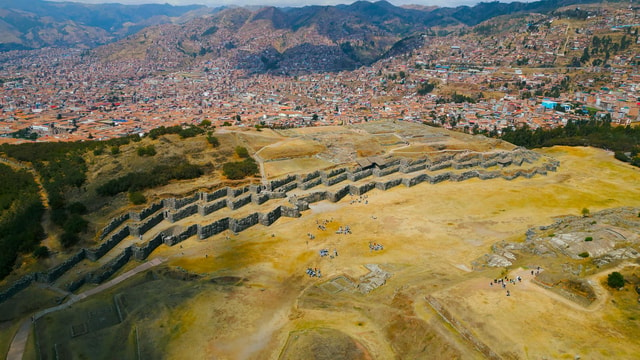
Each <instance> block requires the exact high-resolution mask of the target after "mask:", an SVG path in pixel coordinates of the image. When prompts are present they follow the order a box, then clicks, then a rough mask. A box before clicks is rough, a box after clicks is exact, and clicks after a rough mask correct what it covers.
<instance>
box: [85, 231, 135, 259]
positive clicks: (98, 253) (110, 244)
mask: <svg viewBox="0 0 640 360" xmlns="http://www.w3.org/2000/svg"><path fill="white" fill-rule="evenodd" d="M129 234H130V232H129V226H125V227H123V228H122V229H120V231H118V232H116V233H115V234H113V235H111V237H110V238H109V239H108V240H107V241H105V242H103V243H102V244H100V245H99V246H98V247H97V248H93V249H85V252H86V255H87V259H89V260H91V261H96V260H98V259H100V258H101V257H102V256H103V255H104V254H106V253H108V252H109V250H111V249H113V248H114V247H115V246H116V245H118V244H119V243H120V242H121V241H122V240H123V239H124V238H126V237H127V236H129Z"/></svg>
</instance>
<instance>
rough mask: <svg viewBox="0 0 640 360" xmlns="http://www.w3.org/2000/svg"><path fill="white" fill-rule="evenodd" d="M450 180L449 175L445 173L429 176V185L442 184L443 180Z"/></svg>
mask: <svg viewBox="0 0 640 360" xmlns="http://www.w3.org/2000/svg"><path fill="white" fill-rule="evenodd" d="M450 178H451V173H450V172H445V173H442V174H438V175H435V176H431V177H430V178H429V183H430V184H437V183H439V182H443V181H445V180H449V179H450Z"/></svg>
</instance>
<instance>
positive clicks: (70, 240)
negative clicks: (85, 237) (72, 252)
mask: <svg viewBox="0 0 640 360" xmlns="http://www.w3.org/2000/svg"><path fill="white" fill-rule="evenodd" d="M78 241H80V238H79V237H78V235H76V234H73V233H69V232H64V233H62V235H60V244H61V245H62V246H63V247H65V248H69V247H72V246H73V245H75V244H77V243H78Z"/></svg>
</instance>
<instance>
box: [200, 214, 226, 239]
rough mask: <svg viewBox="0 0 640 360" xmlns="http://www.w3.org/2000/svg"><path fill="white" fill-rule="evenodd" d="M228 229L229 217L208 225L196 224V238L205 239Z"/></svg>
mask: <svg viewBox="0 0 640 360" xmlns="http://www.w3.org/2000/svg"><path fill="white" fill-rule="evenodd" d="M228 229H229V218H228V217H226V218H222V219H219V220H216V221H214V222H212V223H211V224H209V225H204V226H203V225H198V238H200V240H204V239H207V238H209V237H211V236H213V235H217V234H220V233H221V232H223V231H225V230H228Z"/></svg>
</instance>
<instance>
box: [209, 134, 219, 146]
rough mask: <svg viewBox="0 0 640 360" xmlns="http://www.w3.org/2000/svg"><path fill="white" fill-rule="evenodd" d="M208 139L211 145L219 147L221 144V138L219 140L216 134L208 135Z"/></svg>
mask: <svg viewBox="0 0 640 360" xmlns="http://www.w3.org/2000/svg"><path fill="white" fill-rule="evenodd" d="M207 141H208V142H209V144H211V146H213V147H214V148H217V147H218V146H220V140H218V138H217V137H215V136H207Z"/></svg>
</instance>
